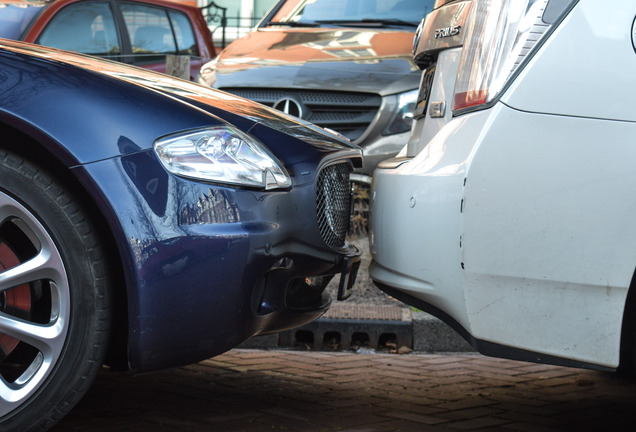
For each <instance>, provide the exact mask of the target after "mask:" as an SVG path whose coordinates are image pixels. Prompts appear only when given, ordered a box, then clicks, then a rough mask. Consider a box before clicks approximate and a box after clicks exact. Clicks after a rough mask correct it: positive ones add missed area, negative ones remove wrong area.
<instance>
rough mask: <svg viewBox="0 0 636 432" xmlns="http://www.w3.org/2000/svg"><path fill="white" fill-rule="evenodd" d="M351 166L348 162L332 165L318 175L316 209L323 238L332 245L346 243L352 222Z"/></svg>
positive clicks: (339, 245) (336, 245)
mask: <svg viewBox="0 0 636 432" xmlns="http://www.w3.org/2000/svg"><path fill="white" fill-rule="evenodd" d="M350 171H351V170H350V167H349V165H348V164H346V163H341V164H336V165H330V166H328V167H326V168H325V169H323V170H322V171H321V172H320V174H319V175H318V182H317V183H316V204H317V206H316V209H317V213H318V214H317V216H318V227H319V228H320V234H321V235H322V239H323V240H324V241H325V243H327V244H328V245H329V246H331V247H342V246H344V245H345V237H346V235H347V231H348V230H349V223H350V222H351V194H352V191H351V181H350V180H349V173H350Z"/></svg>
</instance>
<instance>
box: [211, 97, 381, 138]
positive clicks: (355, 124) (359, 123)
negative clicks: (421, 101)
mask: <svg viewBox="0 0 636 432" xmlns="http://www.w3.org/2000/svg"><path fill="white" fill-rule="evenodd" d="M221 90H225V91H227V92H229V93H233V94H235V95H237V96H241V97H244V98H246V99H251V100H253V101H256V102H259V103H262V104H264V105H268V106H270V107H271V106H274V104H275V103H276V102H278V101H280V100H281V99H282V98H285V97H292V98H294V99H296V100H297V101H298V102H300V103H301V104H302V105H303V111H304V114H303V118H304V119H305V120H307V121H309V122H311V123H315V124H317V125H318V126H321V127H326V128H329V129H333V130H335V131H337V132H340V133H341V134H343V135H344V136H346V137H347V138H349V139H350V140H351V141H354V140H356V139H358V138H360V136H362V134H364V132H365V131H366V130H367V128H369V126H370V125H371V123H372V122H373V119H374V118H375V116H376V114H377V112H378V110H379V109H380V105H381V104H382V98H381V97H380V95H378V94H372V93H351V92H337V91H322V90H316V91H310V90H296V89H285V90H280V89H260V88H235V87H224V88H222V89H221Z"/></svg>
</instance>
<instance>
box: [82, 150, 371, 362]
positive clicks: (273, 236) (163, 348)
mask: <svg viewBox="0 0 636 432" xmlns="http://www.w3.org/2000/svg"><path fill="white" fill-rule="evenodd" d="M347 162H348V159H344V160H336V161H331V162H329V163H347ZM84 170H85V171H84ZM81 171H84V172H83V173H80V175H84V176H88V177H90V179H91V181H92V182H94V183H95V184H96V188H95V191H99V193H101V194H103V199H104V200H106V201H107V203H106V204H105V205H103V206H102V208H103V209H104V211H105V212H107V214H106V217H107V220H111V221H116V223H115V224H114V227H113V230H114V231H115V238H116V240H117V243H118V247H119V252H120V256H121V258H122V265H123V268H124V273H125V278H126V287H127V288H126V296H127V298H126V304H127V309H128V314H127V317H117V318H116V320H118V319H119V320H124V319H125V318H127V320H128V328H129V330H128V335H127V337H128V348H127V350H128V362H129V367H130V368H131V369H132V370H133V371H134V372H146V371H151V370H158V369H164V368H167V367H174V366H178V365H183V364H189V363H193V362H197V361H200V360H202V359H205V358H209V357H212V356H214V355H217V354H220V353H222V352H224V351H227V350H228V349H231V348H233V347H235V346H237V345H238V344H240V343H241V342H243V341H245V340H246V339H248V338H250V337H252V336H254V335H258V334H265V333H271V332H277V331H281V330H286V329H289V328H293V327H297V326H300V325H303V324H305V323H308V322H310V321H312V320H314V319H316V318H318V317H319V316H320V315H322V314H323V313H325V312H326V311H327V309H328V307H329V305H330V303H331V299H330V298H329V296H328V295H327V294H326V293H325V292H324V290H325V288H326V285H327V283H328V282H329V280H330V279H331V278H332V276H334V275H338V274H340V275H342V276H343V280H344V281H347V280H348V281H350V282H351V283H352V282H353V281H354V280H355V273H356V271H357V268H358V261H359V256H360V252H359V251H358V249H357V248H355V247H354V246H352V245H350V244H348V243H346V242H345V243H344V244H343V245H342V246H340V247H330V246H327V244H326V243H325V241H324V240H323V239H322V236H321V233H320V230H319V227H318V222H317V215H316V211H317V210H316V186H315V183H314V182H305V183H303V184H299V185H294V187H292V188H291V189H290V190H286V191H275V192H265V191H258V190H249V189H236V188H230V187H224V186H220V185H212V184H205V183H201V182H196V181H191V180H187V179H183V178H179V177H176V176H173V175H170V174H168V173H167V172H166V171H165V170H163V169H162V167H161V166H160V164H159V162H158V161H157V160H156V158H155V156H154V153H153V152H152V151H148V152H141V153H136V154H132V155H127V156H124V157H122V158H116V159H109V160H105V161H101V162H97V163H93V164H88V165H85V166H84V167H83V168H81ZM98 201H99V200H98ZM347 288H350V286H348V287H347V286H344V287H343V289H342V291H343V293H342V294H343V295H344V294H346V290H347Z"/></svg>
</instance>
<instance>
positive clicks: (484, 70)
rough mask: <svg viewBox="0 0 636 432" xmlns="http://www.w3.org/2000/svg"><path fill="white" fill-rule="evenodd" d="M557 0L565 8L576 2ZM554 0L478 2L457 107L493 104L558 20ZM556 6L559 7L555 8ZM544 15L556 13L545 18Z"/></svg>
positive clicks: (457, 85)
mask: <svg viewBox="0 0 636 432" xmlns="http://www.w3.org/2000/svg"><path fill="white" fill-rule="evenodd" d="M575 1H576V0H571V1H568V0H566V1H563V0H561V1H558V2H555V0H552V3H559V5H558V9H559V10H560V11H561V12H562V11H564V10H565V9H566V7H567V6H568V5H569V4H570V3H573V2H575ZM550 2H551V1H550V0H474V3H473V11H472V14H471V18H470V21H469V23H468V26H467V27H468V29H467V33H466V36H465V40H464V49H463V52H462V55H461V59H460V63H459V71H458V73H457V81H456V82H455V97H454V105H453V111H454V112H457V111H461V110H466V109H470V108H475V107H479V106H481V105H484V104H488V103H489V102H491V101H492V100H493V99H494V98H495V97H496V96H497V95H498V94H499V93H500V92H501V90H502V89H503V88H504V87H505V85H506V83H507V82H508V80H509V78H510V77H511V76H512V74H513V73H514V72H515V71H516V70H517V69H518V67H519V66H520V65H521V63H522V62H523V60H524V59H525V58H526V57H528V55H529V54H531V53H532V51H533V49H535V48H536V47H537V46H538V42H539V41H540V40H541V39H542V38H543V36H545V35H546V33H547V32H548V30H549V29H550V28H551V27H552V26H553V25H554V22H555V21H556V19H555V17H554V16H552V15H554V14H553V13H550V11H546V6H547V5H548V3H550ZM551 9H554V7H551ZM544 13H546V14H547V13H550V18H549V19H548V21H545V19H546V18H545V17H544Z"/></svg>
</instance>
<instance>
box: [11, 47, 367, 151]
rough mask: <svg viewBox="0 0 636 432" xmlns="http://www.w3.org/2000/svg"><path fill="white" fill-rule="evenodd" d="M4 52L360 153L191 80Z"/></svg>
mask: <svg viewBox="0 0 636 432" xmlns="http://www.w3.org/2000/svg"><path fill="white" fill-rule="evenodd" d="M0 49H4V50H7V51H12V52H14V53H16V54H19V55H25V56H28V57H30V58H32V59H35V58H37V59H39V60H43V61H46V62H54V63H63V64H67V65H71V66H74V67H77V68H80V69H83V70H85V71H88V72H89V73H93V74H99V75H102V76H107V77H108V78H110V79H116V80H119V81H123V82H127V83H132V84H134V85H137V86H141V87H143V88H146V89H150V90H152V91H156V92H160V93H162V94H163V95H165V96H167V97H169V98H171V99H173V100H174V99H178V100H180V101H183V102H185V103H188V104H190V105H193V106H194V107H196V108H197V109H201V110H205V111H206V112H208V113H210V114H211V115H212V116H214V117H215V118H217V119H218V121H221V122H227V123H232V124H234V125H235V126H238V127H239V128H241V129H243V130H244V131H245V132H249V131H250V130H251V129H252V128H253V127H255V126H256V125H258V124H262V125H264V126H266V127H269V128H272V129H275V130H277V131H280V132H283V133H286V134H288V135H291V136H293V137H295V138H298V139H301V140H303V141H305V142H307V143H309V144H311V145H314V146H317V147H323V148H328V149H331V150H338V149H345V148H346V149H351V150H355V151H357V152H359V151H360V150H359V147H357V146H356V145H354V144H352V143H351V142H349V141H348V140H347V139H346V138H344V137H342V136H340V135H339V134H337V133H335V132H331V131H327V130H325V129H323V128H320V127H318V126H315V125H313V124H311V123H308V122H305V121H304V120H301V119H298V118H296V117H291V116H288V115H286V114H284V113H282V112H280V111H278V110H275V109H272V108H268V107H266V106H264V105H261V104H258V103H255V102H252V101H249V100H246V99H243V98H239V97H237V96H234V95H231V94H228V93H225V92H222V91H219V90H215V89H211V88H209V87H205V86H201V85H198V84H195V83H192V82H190V81H185V80H181V79H177V78H173V77H171V76H168V75H165V74H161V73H157V72H152V71H149V70H146V69H142V68H137V67H134V66H128V65H124V64H122V63H117V62H113V61H107V60H102V59H98V58H95V57H91V56H86V55H82V54H77V53H71V52H67V51H62V50H57V49H53V48H47V47H43V46H40V45H32V44H28V43H24V42H16V41H10V40H6V39H0ZM0 81H1V80H0Z"/></svg>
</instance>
